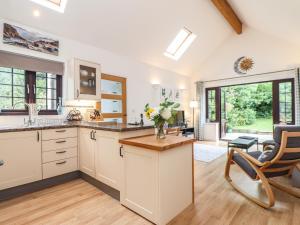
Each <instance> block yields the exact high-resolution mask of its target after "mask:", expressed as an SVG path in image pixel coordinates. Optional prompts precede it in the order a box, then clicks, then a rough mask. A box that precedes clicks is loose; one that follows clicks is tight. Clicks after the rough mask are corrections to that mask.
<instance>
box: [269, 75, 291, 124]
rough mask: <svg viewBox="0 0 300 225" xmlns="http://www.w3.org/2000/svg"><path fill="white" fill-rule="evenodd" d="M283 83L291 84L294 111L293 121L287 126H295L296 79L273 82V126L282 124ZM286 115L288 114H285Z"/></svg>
mask: <svg viewBox="0 0 300 225" xmlns="http://www.w3.org/2000/svg"><path fill="white" fill-rule="evenodd" d="M282 83H291V97H292V99H291V106H292V108H291V110H292V112H291V113H292V115H291V116H292V120H291V121H290V122H288V123H286V124H287V125H294V124H295V101H296V100H295V79H294V78H289V79H282V80H275V81H273V124H280V123H282V121H280V94H281V93H280V89H279V88H280V84H282ZM285 94H286V93H285ZM285 103H286V102H285ZM285 113H286V112H285Z"/></svg>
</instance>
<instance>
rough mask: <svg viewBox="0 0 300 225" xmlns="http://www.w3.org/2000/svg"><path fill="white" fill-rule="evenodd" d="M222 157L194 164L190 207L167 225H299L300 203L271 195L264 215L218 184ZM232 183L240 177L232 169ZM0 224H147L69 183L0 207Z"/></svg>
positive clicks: (89, 188) (279, 194)
mask: <svg viewBox="0 0 300 225" xmlns="http://www.w3.org/2000/svg"><path fill="white" fill-rule="evenodd" d="M224 165H225V156H222V157H220V158H219V159H217V160H215V161H213V162H211V163H208V164H207V163H202V162H199V161H196V162H195V173H196V174H195V175H196V182H195V184H196V187H195V191H196V193H195V204H194V205H193V206H190V207H189V208H188V209H186V210H185V211H184V212H183V213H181V214H180V215H179V216H178V217H176V218H175V219H174V220H173V221H171V222H170V224H172V225H175V224H176V225H185V224H207V225H215V224H220V225H225V224H236V225H243V224H245V225H252V224H253V225H260V224H261V225H299V224H300V200H299V199H296V198H294V197H291V196H289V195H287V194H284V193H282V192H280V191H277V190H276V191H275V195H276V198H277V200H278V201H277V202H276V205H275V207H274V208H273V209H271V210H265V209H262V208H261V207H259V206H257V205H255V204H254V203H252V202H249V201H248V200H246V199H245V198H244V197H242V196H241V195H240V194H238V193H237V192H236V191H234V190H233V189H232V188H231V186H229V184H227V183H226V181H225V180H224V178H223V171H224ZM233 172H234V175H235V176H236V177H237V179H244V178H246V177H244V176H243V173H241V172H239V170H238V169H234V171H233ZM0 224H1V225H4V224H8V225H15V224H26V225H29V224H38V225H46V224H53V225H60V224H65V225H69V224H72V225H73V224H83V225H88V224H90V225H100V224H101V225H102V224H103V225H110V224H116V225H117V224H128V225H129V224H130V225H131V224H133V225H134V224H150V223H149V222H148V221H146V220H145V219H143V218H141V217H140V216H138V215H136V214H135V213H133V212H132V211H130V210H128V209H127V208H125V207H123V206H121V205H120V204H119V202H118V201H116V200H114V199H112V198H111V197H109V196H108V195H106V194H103V193H102V192H101V191H99V190H98V189H97V188H95V187H93V186H92V185H90V184H88V183H86V182H84V181H83V180H80V179H79V180H75V181H72V182H69V183H66V184H63V185H59V186H56V187H53V188H49V189H46V190H43V191H40V192H36V193H33V194H29V195H26V196H23V197H20V198H16V199H13V200H10V201H6V202H3V203H0Z"/></svg>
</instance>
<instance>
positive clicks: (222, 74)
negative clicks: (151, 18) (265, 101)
mask: <svg viewBox="0 0 300 225" xmlns="http://www.w3.org/2000/svg"><path fill="white" fill-rule="evenodd" d="M241 56H248V57H250V58H252V59H253V60H254V63H255V64H254V68H253V70H251V71H250V72H249V74H258V73H265V72H272V71H278V70H284V69H289V68H295V67H296V66H297V65H299V64H300V49H299V47H297V46H295V45H293V44H291V43H288V42H287V41H285V40H282V39H279V38H276V37H274V36H271V35H268V34H265V33H262V32H260V31H257V30H255V29H253V28H249V27H245V28H244V30H243V33H242V34H241V35H236V34H233V35H232V36H230V37H229V38H228V39H227V40H226V41H225V42H224V43H223V45H221V46H220V47H219V48H218V49H217V50H216V51H214V53H213V54H212V55H211V56H209V57H208V58H207V59H206V60H205V62H204V63H203V64H202V65H201V70H200V71H199V73H198V74H195V75H194V76H193V80H194V81H195V80H202V81H207V80H215V79H222V78H229V77H239V75H237V74H236V73H235V72H234V62H235V60H236V59H238V58H239V57H241ZM255 79H256V78H254V80H255ZM228 82H229V83H230V82H231V81H228Z"/></svg>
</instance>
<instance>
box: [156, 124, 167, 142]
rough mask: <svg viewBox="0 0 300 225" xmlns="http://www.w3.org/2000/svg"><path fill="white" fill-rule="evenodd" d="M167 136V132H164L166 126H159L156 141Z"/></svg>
mask: <svg viewBox="0 0 300 225" xmlns="http://www.w3.org/2000/svg"><path fill="white" fill-rule="evenodd" d="M165 138H166V135H165V131H164V125H163V124H162V125H159V126H158V127H157V133H156V139H157V140H160V139H165Z"/></svg>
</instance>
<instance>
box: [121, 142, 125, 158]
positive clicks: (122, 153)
mask: <svg viewBox="0 0 300 225" xmlns="http://www.w3.org/2000/svg"><path fill="white" fill-rule="evenodd" d="M122 149H123V145H121V146H120V156H121V157H122V158H123V157H124V155H123V153H122Z"/></svg>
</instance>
